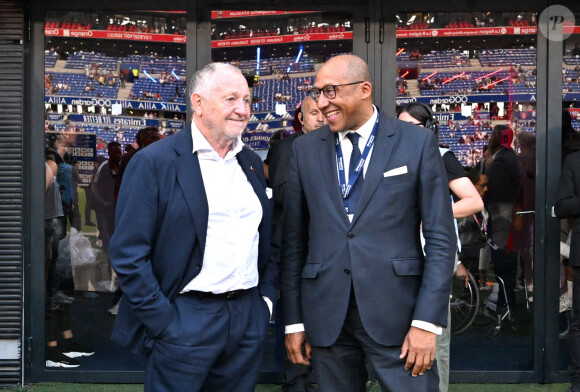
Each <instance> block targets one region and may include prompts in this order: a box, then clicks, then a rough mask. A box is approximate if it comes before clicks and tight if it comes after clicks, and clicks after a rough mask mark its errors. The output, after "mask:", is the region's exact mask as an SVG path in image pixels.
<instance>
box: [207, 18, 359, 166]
mask: <svg viewBox="0 0 580 392" xmlns="http://www.w3.org/2000/svg"><path fill="white" fill-rule="evenodd" d="M352 37H353V31H352V16H351V15H350V14H349V13H345V12H314V11H227V10H222V11H212V36H211V39H212V42H211V47H212V51H211V56H212V61H222V62H228V63H231V64H233V65H236V66H237V67H239V68H240V69H241V70H242V72H243V74H244V75H245V76H246V79H247V80H248V84H249V85H250V88H251V89H252V111H253V115H252V117H251V118H250V122H249V123H248V127H247V130H246V132H245V133H244V135H243V137H242V138H243V140H244V142H245V143H246V144H248V145H250V146H251V147H252V148H253V149H255V150H257V151H258V153H262V154H263V155H265V150H267V149H268V147H269V142H270V138H271V137H272V136H274V135H276V136H274V138H278V137H279V136H280V134H283V135H288V134H290V133H293V132H294V131H295V129H294V128H293V127H292V118H293V116H294V113H295V109H296V108H297V106H298V105H299V104H300V102H302V100H303V99H304V98H306V96H307V92H308V90H309V89H310V87H311V86H312V84H313V83H314V76H315V74H316V70H317V69H318V67H319V66H320V65H321V64H322V63H323V62H324V61H326V60H327V59H328V58H330V57H331V56H335V55H337V54H341V53H350V52H352ZM299 128H300V125H299V124H298V126H297V127H296V129H298V130H299Z"/></svg>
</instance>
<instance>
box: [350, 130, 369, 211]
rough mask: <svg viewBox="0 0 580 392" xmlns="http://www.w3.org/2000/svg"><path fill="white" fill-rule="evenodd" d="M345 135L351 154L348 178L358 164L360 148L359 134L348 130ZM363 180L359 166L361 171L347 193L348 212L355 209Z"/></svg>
mask: <svg viewBox="0 0 580 392" xmlns="http://www.w3.org/2000/svg"><path fill="white" fill-rule="evenodd" d="M346 137H347V138H348V139H349V140H350V142H351V143H352V154H351V155H350V164H349V169H348V178H349V179H350V178H351V177H352V176H353V175H354V169H355V168H356V165H357V164H358V161H359V160H360V156H361V152H360V148H358V139H359V138H360V135H359V134H358V133H356V132H350V133H347V134H346ZM364 181H365V180H364V178H363V168H361V172H360V174H359V176H358V178H357V179H356V182H355V183H354V185H353V186H352V189H351V190H350V193H349V195H348V213H349V214H354V213H355V211H356V206H357V204H358V199H359V197H360V193H361V190H362V187H363V183H364Z"/></svg>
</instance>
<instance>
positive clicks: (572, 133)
mask: <svg viewBox="0 0 580 392" xmlns="http://www.w3.org/2000/svg"><path fill="white" fill-rule="evenodd" d="M574 18H575V22H576V23H575V24H576V26H570V25H568V26H566V23H565V24H564V34H570V33H571V35H570V36H569V37H568V38H567V39H566V40H564V41H563V64H562V162H563V161H564V158H565V157H566V155H568V154H569V153H571V152H574V151H577V150H580V103H579V101H580V26H578V24H580V13H578V12H577V13H575V14H574ZM571 227H572V219H562V220H561V221H560V241H561V242H562V243H564V244H569V242H568V241H569V238H568V237H569V233H570V229H571ZM563 248H567V247H566V246H565V245H564V246H563ZM563 250H564V252H563V253H564V254H565V253H566V250H565V249H563ZM559 294H560V306H559V311H560V313H559V315H560V336H559V337H560V339H559V343H560V345H559V348H560V349H559V363H558V365H559V369H560V370H567V369H568V363H569V360H570V347H569V341H568V332H571V329H570V323H571V318H572V311H571V307H572V268H571V267H570V266H569V265H568V259H567V257H564V256H562V254H560V293H559Z"/></svg>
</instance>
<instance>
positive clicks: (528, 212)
mask: <svg viewBox="0 0 580 392" xmlns="http://www.w3.org/2000/svg"><path fill="white" fill-rule="evenodd" d="M535 213H536V211H533V210H532V211H518V212H516V215H528V214H535Z"/></svg>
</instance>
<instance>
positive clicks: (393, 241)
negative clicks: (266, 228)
mask: <svg viewBox="0 0 580 392" xmlns="http://www.w3.org/2000/svg"><path fill="white" fill-rule="evenodd" d="M310 92H311V96H312V97H313V98H314V100H315V101H316V102H317V106H318V108H319V109H320V110H321V111H322V113H323V114H324V115H325V117H326V119H327V121H328V126H324V127H322V128H320V129H318V130H316V131H313V132H311V133H309V134H307V135H304V136H302V137H300V138H298V139H296V141H295V142H294V144H293V148H292V158H291V163H290V173H289V175H288V184H287V187H286V198H285V212H284V220H285V227H284V233H283V236H282V251H281V269H282V300H283V304H284V310H285V311H284V317H285V321H286V334H287V335H286V348H287V351H288V356H289V357H290V359H291V360H292V361H293V362H294V363H302V364H307V363H309V362H310V361H309V359H310V358H309V357H310V355H312V361H313V366H314V371H315V372H316V374H317V379H318V383H319V390H321V391H323V392H327V391H329V392H330V391H332V392H337V391H345V392H354V391H356V392H359V391H365V383H366V380H367V372H366V368H365V358H366V359H367V360H368V362H369V363H370V365H371V366H372V368H373V370H374V371H375V374H376V376H377V378H378V381H379V384H380V386H381V388H382V390H384V391H387V390H390V391H436V390H437V389H438V377H437V369H436V366H435V365H434V357H435V337H436V334H437V333H441V331H442V327H445V326H446V323H447V306H448V302H449V290H450V287H451V277H452V274H453V260H454V252H455V249H456V245H455V243H456V239H455V230H454V227H453V220H452V213H451V204H450V203H449V191H448V185H447V179H446V175H445V169H444V167H443V163H442V160H441V156H440V154H439V150H438V148H437V142H436V140H435V136H434V134H433V133H432V132H429V131H427V130H425V129H423V128H419V127H417V126H414V125H412V124H408V123H404V122H401V121H398V120H395V119H392V118H388V117H386V116H384V115H382V114H380V113H379V112H378V110H377V108H376V107H375V106H374V105H373V104H372V93H373V91H372V83H371V75H370V72H369V69H368V66H367V64H366V63H365V62H364V60H362V59H361V58H359V57H356V56H353V55H343V56H337V57H334V58H332V59H331V60H329V61H328V62H327V63H325V64H324V65H323V66H322V68H321V69H320V70H319V72H318V74H317V76H316V81H315V84H314V88H313V89H312V90H311V91H310ZM357 139H358V140H357ZM421 226H422V231H423V236H424V238H425V241H426V245H425V253H426V254H425V255H424V254H423V250H422V247H421V241H420V236H419V230H420V227H421ZM405 358H406V360H405ZM419 375H420V376H421V377H416V376H419Z"/></svg>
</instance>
